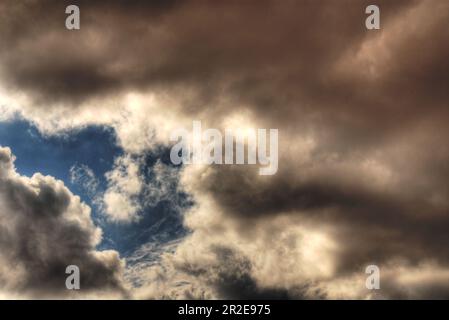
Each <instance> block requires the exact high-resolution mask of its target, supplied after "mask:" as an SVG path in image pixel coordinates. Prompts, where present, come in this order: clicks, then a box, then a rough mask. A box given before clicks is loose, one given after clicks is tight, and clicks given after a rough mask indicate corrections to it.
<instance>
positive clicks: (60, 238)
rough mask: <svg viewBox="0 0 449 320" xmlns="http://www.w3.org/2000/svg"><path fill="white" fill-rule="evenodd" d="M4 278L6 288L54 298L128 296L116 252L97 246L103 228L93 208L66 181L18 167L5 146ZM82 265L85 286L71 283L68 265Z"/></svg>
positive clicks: (0, 219)
mask: <svg viewBox="0 0 449 320" xmlns="http://www.w3.org/2000/svg"><path fill="white" fill-rule="evenodd" d="M0 179H1V185H0V203H1V208H2V210H1V214H0V228H1V230H2V232H1V236H0V248H1V250H0V251H1V253H0V260H1V262H2V269H1V270H0V283H1V284H2V290H5V289H6V290H9V291H10V292H12V293H16V294H24V295H25V296H31V297H39V298H48V297H64V296H70V295H73V296H80V297H82V296H84V297H86V296H89V295H95V294H98V293H101V294H103V295H104V297H108V296H116V297H123V296H124V295H126V290H125V285H124V283H123V281H122V279H121V273H122V271H123V268H124V264H123V262H122V261H121V260H120V258H119V256H118V253H117V252H116V251H112V250H110V251H96V249H95V246H96V245H97V244H98V242H99V241H100V239H101V230H100V229H98V228H96V227H95V226H94V225H93V223H92V220H91V218H90V209H89V208H88V207H87V206H86V205H84V204H83V203H81V202H80V199H79V197H76V196H74V195H73V194H72V193H71V192H70V191H69V190H68V189H67V188H66V187H65V186H64V184H63V183H62V182H61V181H57V180H55V179H54V178H52V177H48V176H46V177H45V176H42V175H40V174H38V173H37V174H35V175H34V176H33V177H31V178H27V177H22V176H20V175H18V174H17V173H16V172H15V169H14V167H13V158H12V155H11V151H10V149H9V148H0ZM72 264H74V265H77V266H78V267H79V268H80V274H81V277H80V279H81V291H79V292H76V293H75V294H74V293H73V291H69V290H67V289H66V288H65V279H66V277H67V276H68V275H66V274H65V270H66V267H67V266H68V265H72Z"/></svg>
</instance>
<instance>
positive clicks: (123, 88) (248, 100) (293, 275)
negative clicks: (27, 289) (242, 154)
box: [0, 0, 449, 298]
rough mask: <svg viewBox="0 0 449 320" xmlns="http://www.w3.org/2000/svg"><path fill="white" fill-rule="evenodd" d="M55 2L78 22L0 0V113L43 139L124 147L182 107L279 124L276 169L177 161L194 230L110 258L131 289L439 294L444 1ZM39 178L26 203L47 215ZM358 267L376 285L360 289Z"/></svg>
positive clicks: (200, 115)
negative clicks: (87, 136)
mask: <svg viewBox="0 0 449 320" xmlns="http://www.w3.org/2000/svg"><path fill="white" fill-rule="evenodd" d="M72 3H78V4H79V6H80V9H81V30H79V31H68V30H66V29H65V28H64V20H65V14H64V9H65V5H66V3H64V2H63V1H60V2H59V1H58V3H57V4H55V2H52V1H26V2H22V1H21V2H17V1H12V0H11V1H2V3H1V4H0V14H1V19H0V46H1V47H2V48H3V50H1V52H0V66H1V67H0V83H1V86H0V89H1V90H0V99H1V100H0V105H3V106H6V107H7V110H5V111H3V117H4V118H7V117H10V116H11V111H10V110H12V109H13V110H15V111H18V112H19V113H20V114H21V115H22V116H23V117H25V118H27V119H29V120H31V121H34V122H35V123H36V124H37V125H38V126H39V128H41V129H42V130H43V131H46V132H47V133H50V134H57V133H59V132H60V131H61V130H64V129H69V128H73V127H79V126H84V125H87V124H92V123H95V124H104V125H110V126H112V127H114V128H115V129H116V130H117V135H118V140H119V142H120V144H121V146H122V147H123V148H124V149H125V150H126V152H128V153H129V154H132V155H139V154H141V153H142V152H144V151H145V150H146V149H148V148H152V147H154V145H155V144H161V143H162V144H165V145H168V144H169V141H168V134H167V133H169V132H170V130H172V129H173V128H178V127H180V126H186V125H187V126H191V123H192V120H201V121H202V123H203V125H204V127H208V126H209V127H215V128H220V129H223V128H235V127H237V128H238V127H256V128H278V129H279V133H280V146H279V156H280V160H279V171H278V173H277V174H276V175H275V176H269V177H262V176H259V175H258V174H257V172H258V171H257V170H256V168H254V167H252V166H240V167H239V166H213V167H193V166H192V167H185V168H184V169H183V171H182V172H181V177H180V178H181V181H182V187H183V190H187V191H188V192H189V193H190V194H191V195H192V197H193V198H194V199H195V203H196V205H195V206H194V207H193V208H192V209H191V210H190V211H189V212H186V215H185V226H186V227H188V228H189V229H190V230H191V231H192V234H191V235H190V236H189V237H187V238H186V239H184V241H182V242H181V243H179V244H178V245H177V246H176V250H173V249H170V250H167V252H166V253H165V254H164V255H163V257H162V259H161V261H160V264H159V265H157V266H154V265H150V266H148V265H145V264H144V265H136V266H135V267H133V268H132V269H129V270H128V272H129V274H131V275H132V276H133V277H140V278H141V279H142V282H143V283H145V285H143V286H142V287H141V288H140V289H139V290H136V292H135V294H136V297H145V298H147V297H172V298H179V297H186V298H197V297H209V298H210V297H226V298H247V297H265V296H267V297H268V296H269V297H282V298H287V297H288V298H379V297H380V298H430V297H432V298H434V297H437V298H445V297H447V296H448V292H449V287H448V286H447V285H446V284H447V283H449V281H447V280H448V278H449V269H448V267H449V251H448V250H447V247H446V244H447V243H448V240H449V239H448V237H449V236H448V232H447V231H448V230H449V200H448V199H449V183H448V181H449V167H448V165H447V164H448V163H449V148H448V144H447V141H446V140H447V137H448V136H449V125H448V123H449V106H448V101H449V96H448V95H449V91H448V90H447V88H448V84H449V60H448V59H447V57H448V55H449V41H448V40H449V28H448V21H449V3H448V2H447V1H445V0H430V1H424V0H422V1H419V0H416V1H409V0H407V1H380V0H379V1H376V4H377V5H378V6H379V7H380V10H381V30H378V31H377V30H376V31H373V30H372V31H368V30H366V28H365V25H364V23H365V18H366V15H365V13H364V12H365V8H366V6H367V5H369V4H372V1H331V0H328V1H307V0H303V1H257V2H255V1H246V2H242V1H225V2H224V1H223V2H214V3H211V2H206V1H168V2H165V1H164V2H152V3H151V4H149V3H148V2H147V1H126V5H125V1H95V2H92V1H75V2H74V1H71V3H70V4H72ZM4 108H5V107H4ZM1 110H2V108H1V107H0V111H1ZM8 110H9V112H6V111H8ZM0 118H1V116H0ZM149 137H150V139H149ZM126 159H127V158H126V157H125V158H123V159H122V162H121V163H120V166H119V169H120V170H119V171H117V172H118V173H120V172H122V173H123V172H127V173H128V174H126V175H124V174H121V175H120V174H116V175H115V176H114V173H112V174H111V176H110V177H109V178H110V180H111V186H112V187H111V188H110V190H108V191H109V192H107V193H106V195H108V197H109V198H108V199H106V203H109V204H111V206H110V208H109V209H110V210H109V211H110V216H111V218H113V219H116V220H126V219H130V220H131V219H133V218H134V217H133V212H134V211H136V210H134V209H135V208H136V207H138V206H139V204H135V203H134V202H133V201H134V200H133V198H132V196H133V194H134V193H135V192H134V191H133V190H131V191H129V190H130V189H128V188H130V187H132V186H130V185H131V184H132V183H133V181H137V182H138V181H140V180H139V177H138V176H136V175H130V174H129V173H130V172H133V171H132V169H133V168H132V165H133V164H132V162H131V161H125V160H126ZM5 163H6V164H3V166H7V165H8V163H10V161H9V160H8V161H6V162H5ZM2 170H6V169H2ZM7 170H9V171H10V170H11V169H7ZM9 171H8V172H9ZM130 177H132V178H133V179H131V178H130ZM22 179H24V178H22ZM46 179H48V178H43V177H34V178H33V179H32V180H33V181H34V180H37V181H46ZM30 183H31V182H30ZM33 183H37V182H33ZM47 183H50V182H47ZM52 183H55V182H52ZM41 184H44V183H43V182H41ZM2 188H3V187H2ZM140 189H141V188H139V190H140ZM2 190H3V189H2ZM51 190H53V193H52V192H50V194H49V195H48V196H47V197H48V198H45V199H46V200H47V201H44V199H41V200H40V201H34V202H33V204H35V205H36V206H37V208H41V209H36V210H41V211H43V209H42V207H45V208H47V207H48V211H45V212H48V213H47V215H50V216H52V214H51V213H52V212H55V213H54V214H55V215H57V213H60V212H61V210H62V209H61V207H62V208H65V209H64V210H62V212H65V211H66V210H67V209H66V208H67V202H70V201H69V200H67V197H68V196H67V195H66V196H65V197H62V196H61V197H59V196H56V194H55V192H56V191H55V190H59V189H54V188H53V189H51ZM8 192H9V191H8ZM61 192H62V191H61ZM44 194H45V193H43V194H42V196H44ZM63 194H65V193H63ZM69 198H70V197H69ZM167 198H169V197H167ZM11 199H12V198H11V197H5V200H2V201H3V202H4V203H5V204H4V205H5V206H6V207H7V208H10V207H11V206H13V205H15V206H19V205H26V204H27V203H28V201H29V199H28V198H27V197H25V196H24V198H23V200H22V198H21V200H20V201H15V202H13V203H11ZM3 202H2V205H3ZM114 203H115V205H114ZM118 203H120V204H123V205H122V206H121V207H120V208H124V209H123V210H119V212H118V211H117V208H119V205H117V204H118ZM125 209H126V210H125ZM26 212H28V211H26ZM36 212H37V211H36ZM51 221H53V220H51ZM58 221H59V220H58ZM8 223H10V222H8ZM46 223H50V222H46ZM38 225H39V224H36V225H35V226H33V227H37V226H38ZM26 226H28V225H27V224H24V226H23V227H26ZM89 228H90V227H89ZM89 234H90V233H89V232H88V233H87V234H84V233H81V234H80V235H79V236H77V237H79V238H80V239H84V238H85V237H86V236H87V235H89ZM49 236H50V235H48V237H49ZM7 241H10V243H11V245H8V248H9V247H11V248H14V246H15V245H16V242H17V241H15V240H14V241H13V240H12V239H9V238H7ZM77 241H78V240H77ZM79 241H81V240H79ZM86 241H87V240H86ZM19 243H20V242H19ZM87 243H91V240H89V241H87ZM87 247H89V246H87ZM90 248H92V246H90ZM6 252H9V251H6ZM83 252H85V251H83ZM83 257H84V256H83ZM83 259H84V258H83ZM87 261H90V260H89V259H87ZM94 261H97V260H94ZM98 263H99V262H98ZM368 264H377V265H379V267H380V268H381V274H382V280H381V281H382V285H381V286H382V289H381V290H379V291H376V292H373V291H368V290H366V288H365V282H364V281H365V276H366V275H365V274H364V270H365V266H366V265H368ZM100 266H101V264H100ZM96 268H100V267H98V266H97V267H96ZM94 269H95V268H93V270H94ZM47 271H48V270H47ZM48 272H49V271H48ZM100 279H101V278H100ZM108 279H113V277H111V278H108ZM35 281H37V280H35ZM99 281H100V280H99ZM104 281H106V280H104Z"/></svg>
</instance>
